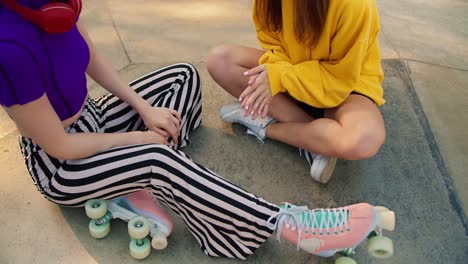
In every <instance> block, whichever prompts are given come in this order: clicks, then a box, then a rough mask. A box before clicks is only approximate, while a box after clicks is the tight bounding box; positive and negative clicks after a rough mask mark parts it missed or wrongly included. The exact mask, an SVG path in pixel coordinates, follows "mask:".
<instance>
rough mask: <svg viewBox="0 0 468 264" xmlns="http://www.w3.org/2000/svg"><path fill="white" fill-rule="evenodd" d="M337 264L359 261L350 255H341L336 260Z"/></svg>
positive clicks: (355, 263)
mask: <svg viewBox="0 0 468 264" xmlns="http://www.w3.org/2000/svg"><path fill="white" fill-rule="evenodd" d="M335 264H357V262H356V261H354V259H352V258H349V257H339V258H337V259H336V260H335Z"/></svg>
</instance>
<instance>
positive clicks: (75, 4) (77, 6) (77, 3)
mask: <svg viewBox="0 0 468 264" xmlns="http://www.w3.org/2000/svg"><path fill="white" fill-rule="evenodd" d="M68 4H69V5H70V6H71V8H72V9H73V11H75V16H76V19H77V18H78V16H80V13H81V8H82V6H83V3H82V1H81V0H70V1H69V3H68Z"/></svg>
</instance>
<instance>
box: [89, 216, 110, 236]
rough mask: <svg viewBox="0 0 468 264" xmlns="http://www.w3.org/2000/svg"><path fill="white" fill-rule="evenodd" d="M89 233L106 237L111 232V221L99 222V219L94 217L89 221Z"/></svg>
mask: <svg viewBox="0 0 468 264" xmlns="http://www.w3.org/2000/svg"><path fill="white" fill-rule="evenodd" d="M88 227H89V233H90V234H91V236H92V237H94V238H103V237H106V236H107V235H108V234H109V232H110V223H109V222H107V223H104V224H102V225H98V224H97V220H96V219H93V220H91V221H90V222H89V226H88Z"/></svg>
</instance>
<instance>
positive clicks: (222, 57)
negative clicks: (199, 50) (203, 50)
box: [206, 45, 233, 77]
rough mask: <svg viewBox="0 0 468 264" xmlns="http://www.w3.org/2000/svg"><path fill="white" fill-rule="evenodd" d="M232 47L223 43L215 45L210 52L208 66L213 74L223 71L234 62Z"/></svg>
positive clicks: (207, 60)
mask: <svg viewBox="0 0 468 264" xmlns="http://www.w3.org/2000/svg"><path fill="white" fill-rule="evenodd" d="M232 49H233V48H232V46H227V45H222V46H217V47H214V48H212V49H211V50H210V51H209V52H208V56H207V58H206V68H207V69H208V72H209V73H210V74H211V75H212V76H213V75H216V74H217V73H218V72H223V71H224V70H225V69H226V67H228V65H230V64H232V63H233V62H232ZM213 77H214V76H213Z"/></svg>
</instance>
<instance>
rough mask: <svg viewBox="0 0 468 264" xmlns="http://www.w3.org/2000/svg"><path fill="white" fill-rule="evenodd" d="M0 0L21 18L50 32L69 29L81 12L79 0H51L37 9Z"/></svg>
mask: <svg viewBox="0 0 468 264" xmlns="http://www.w3.org/2000/svg"><path fill="white" fill-rule="evenodd" d="M0 2H2V3H3V4H5V6H6V7H8V8H9V9H11V10H13V11H14V12H15V13H17V14H18V15H20V16H21V17H22V18H23V19H25V20H28V21H30V22H32V23H34V24H36V25H37V26H39V27H40V28H41V29H42V30H43V31H45V32H47V33H52V34H53V33H65V32H67V31H69V30H71V29H72V28H73V26H74V25H75V23H76V21H77V19H78V17H79V15H80V13H81V0H70V1H67V3H62V2H60V3H58V2H57V1H53V2H52V3H49V4H46V5H44V6H42V7H40V8H39V9H38V10H34V9H31V8H29V7H26V6H23V5H21V4H18V3H17V2H16V0H0Z"/></svg>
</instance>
